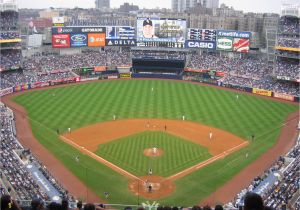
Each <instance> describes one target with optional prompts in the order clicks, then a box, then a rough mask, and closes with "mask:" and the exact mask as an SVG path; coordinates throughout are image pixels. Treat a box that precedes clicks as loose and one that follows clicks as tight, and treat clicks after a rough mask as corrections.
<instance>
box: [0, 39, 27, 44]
mask: <svg viewBox="0 0 300 210" xmlns="http://www.w3.org/2000/svg"><path fill="white" fill-rule="evenodd" d="M21 41H22V40H21V39H1V40H0V43H1V44H2V43H14V42H21Z"/></svg>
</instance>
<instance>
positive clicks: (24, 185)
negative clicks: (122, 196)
mask: <svg viewBox="0 0 300 210" xmlns="http://www.w3.org/2000/svg"><path fill="white" fill-rule="evenodd" d="M0 114H1V115H0V119H1V120H0V121H1V134H0V135H1V144H0V145H1V148H0V157H1V158H0V163H1V167H0V169H1V170H0V173H1V174H0V176H1V180H4V179H7V181H8V182H9V186H4V185H3V186H2V187H1V192H0V193H1V194H5V193H9V194H15V195H16V196H17V198H18V199H19V200H32V199H34V198H36V197H38V198H40V199H42V200H45V201H48V200H50V199H49V197H48V196H47V194H46V193H45V192H44V191H43V190H42V189H41V188H40V187H39V185H38V184H37V180H34V179H33V178H32V176H31V174H30V173H29V172H28V171H27V170H26V168H25V167H26V162H27V164H28V163H30V164H34V165H36V166H37V167H38V169H39V170H40V172H41V173H42V174H43V175H44V177H45V178H46V179H48V180H49V182H50V183H51V184H52V186H54V187H55V189H56V190H57V191H58V192H59V193H60V195H61V196H62V197H63V198H66V199H68V200H70V201H72V202H73V201H74V200H75V199H74V198H73V197H72V196H71V195H69V194H68V191H66V190H65V189H64V188H63V187H62V186H61V185H60V184H59V183H58V182H57V181H56V180H55V179H54V177H53V176H52V175H51V173H50V172H49V171H48V170H47V168H46V167H45V166H44V165H43V164H42V163H41V162H40V161H38V159H36V158H35V157H34V155H33V154H31V151H30V150H29V149H25V148H23V146H22V145H21V144H20V143H19V141H18V139H17V138H16V128H15V121H14V116H13V113H12V111H11V110H9V109H8V108H7V107H6V106H5V105H4V104H2V103H0ZM0 183H1V182H0ZM1 184H2V183H1ZM1 184H0V186H1Z"/></svg>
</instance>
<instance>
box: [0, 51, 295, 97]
mask: <svg viewBox="0 0 300 210" xmlns="http://www.w3.org/2000/svg"><path fill="white" fill-rule="evenodd" d="M12 52H13V51H10V52H9V53H7V56H6V58H7V59H2V60H3V62H5V61H7V62H6V64H2V66H5V65H9V64H11V65H16V63H17V62H18V58H20V57H21V56H20V54H19V56H16V57H14V56H13V53H12ZM131 57H133V58H139V57H152V58H165V59H185V58H186V54H184V53H180V52H169V53H163V52H147V51H146V52H145V51H132V52H129V51H127V50H123V51H114V50H111V49H106V50H102V51H91V50H88V51H85V52H83V53H81V54H73V55H57V54H53V53H46V54H45V53H44V54H36V55H35V56H32V57H30V58H26V59H24V60H25V61H24V62H23V65H22V67H23V69H24V70H23V72H11V73H10V72H8V73H4V74H3V75H1V78H2V79H3V82H2V86H1V88H2V89H3V88H4V87H10V86H11V85H13V84H24V83H34V82H37V81H40V82H42V81H49V80H55V79H57V78H67V77H72V74H71V73H70V72H71V70H74V69H77V68H82V67H94V66H122V65H129V66H130V65H131ZM8 58H10V59H8ZM13 58H14V59H15V61H11V60H12V59H13ZM186 60H188V63H187V67H188V68H192V69H202V70H217V71H222V72H225V77H224V78H223V79H222V80H221V82H223V83H224V84H231V85H239V86H243V87H250V88H251V87H255V88H260V89H266V90H270V91H274V92H278V93H286V94H292V95H295V96H298V95H299V86H298V85H297V84H296V83H293V82H285V81H283V80H276V79H274V76H275V78H276V76H285V77H288V78H290V79H299V72H298V69H299V67H300V65H299V60H297V59H288V58H278V60H277V61H276V65H275V67H274V66H269V65H268V63H267V62H266V59H264V58H258V57H257V56H256V57H253V56H244V57H243V58H234V57H233V58H230V57H228V56H225V55H222V54H218V53H202V54H190V55H189V56H188V57H187V59H186ZM8 61H10V63H9V62H8ZM1 62H2V61H1ZM57 70H58V71H59V72H60V73H57V72H56V71H57ZM54 71H55V73H53V72H54ZM273 73H274V75H273ZM75 76H76V75H75ZM271 76H273V77H271Z"/></svg>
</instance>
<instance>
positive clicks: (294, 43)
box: [277, 36, 300, 49]
mask: <svg viewBox="0 0 300 210" xmlns="http://www.w3.org/2000/svg"><path fill="white" fill-rule="evenodd" d="M277 45H278V46H280V47H288V48H298V49H299V48H300V39H299V37H296V38H287V37H283V36H279V37H278V39H277Z"/></svg>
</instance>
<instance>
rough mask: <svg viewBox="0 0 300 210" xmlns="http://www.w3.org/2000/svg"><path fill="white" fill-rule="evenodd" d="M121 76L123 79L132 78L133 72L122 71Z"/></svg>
mask: <svg viewBox="0 0 300 210" xmlns="http://www.w3.org/2000/svg"><path fill="white" fill-rule="evenodd" d="M120 78H122V79H128V78H131V73H122V74H120Z"/></svg>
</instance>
